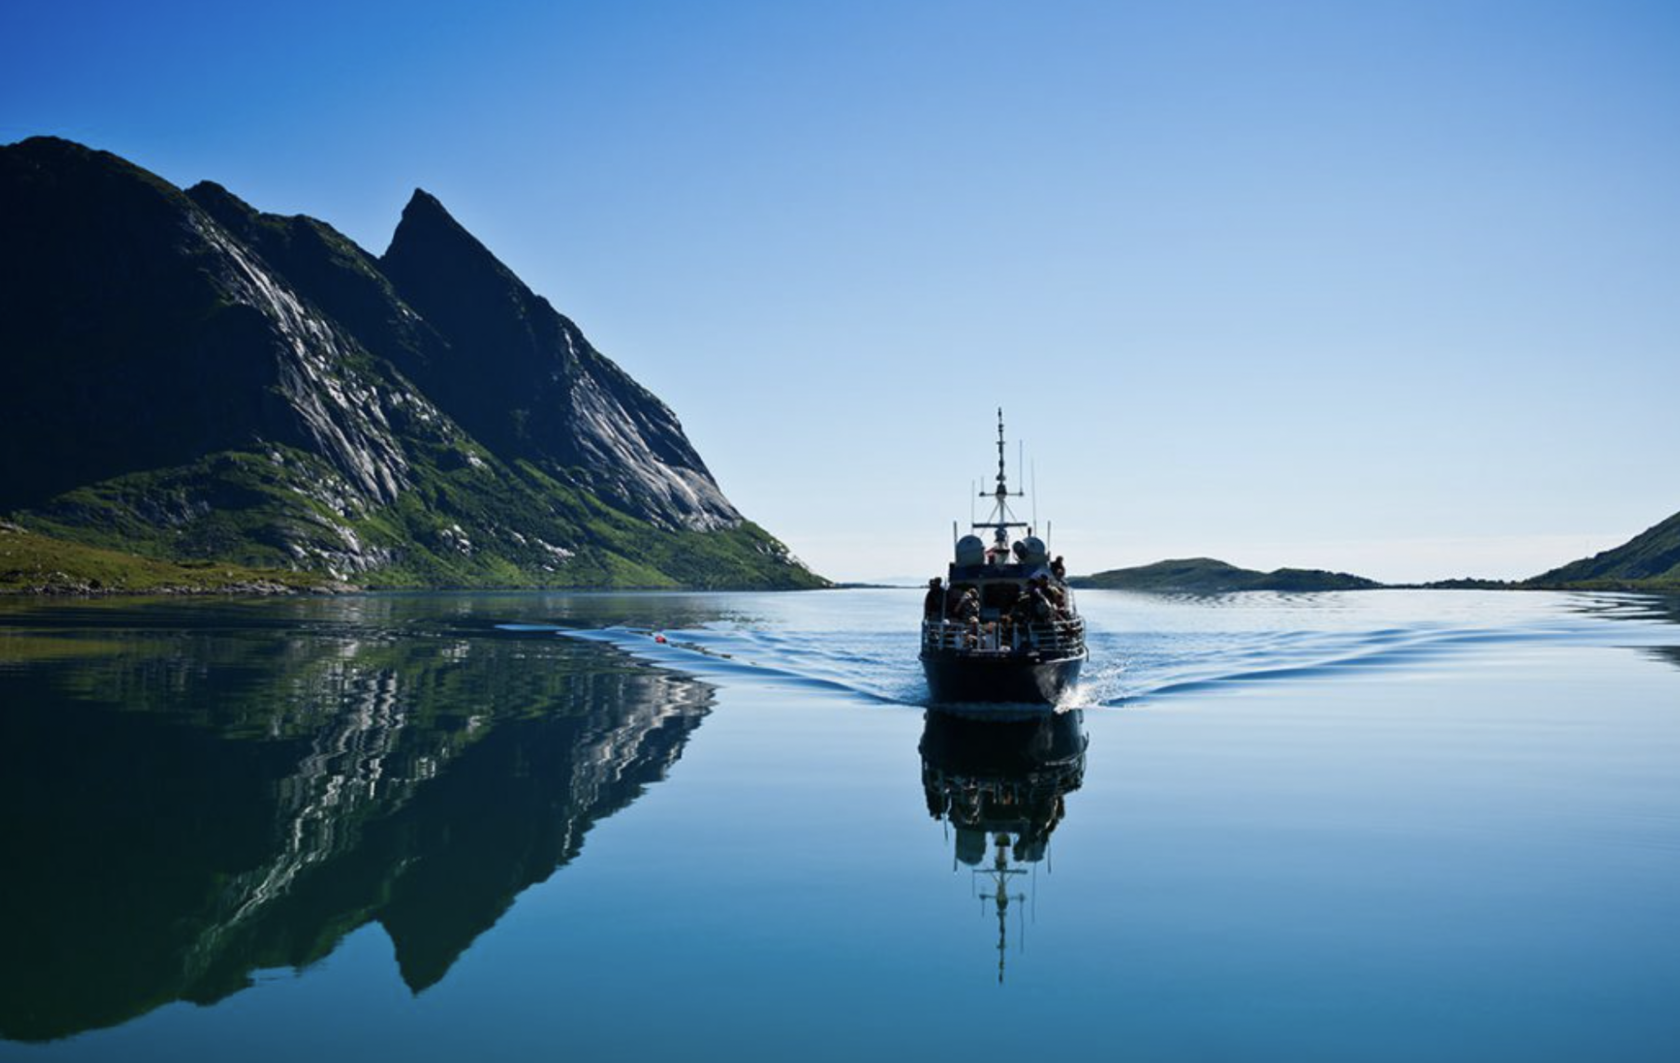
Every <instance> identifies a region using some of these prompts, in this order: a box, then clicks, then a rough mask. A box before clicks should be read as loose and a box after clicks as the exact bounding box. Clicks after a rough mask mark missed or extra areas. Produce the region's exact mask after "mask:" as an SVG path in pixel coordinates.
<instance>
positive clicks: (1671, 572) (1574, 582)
mask: <svg viewBox="0 0 1680 1063" xmlns="http://www.w3.org/2000/svg"><path fill="white" fill-rule="evenodd" d="M1524 586H1526V587H1540V588H1557V589H1564V590H1664V591H1672V590H1680V513H1676V514H1675V515H1674V516H1672V517H1670V518H1668V519H1667V520H1665V521H1663V522H1662V523H1661V524H1658V525H1657V526H1655V527H1653V528H1647V529H1646V530H1645V531H1643V532H1641V533H1640V534H1639V535H1637V536H1635V537H1634V538H1633V539H1631V540H1629V541H1628V542H1626V543H1623V544H1622V545H1621V546H1618V547H1616V548H1615V549H1614V550H1606V551H1604V552H1603V553H1600V554H1594V555H1593V556H1591V557H1587V558H1582V559H1581V560H1579V561H1574V562H1571V563H1570V564H1567V565H1564V566H1563V567H1562V568H1554V569H1552V570H1551V571H1550V572H1543V573H1541V574H1540V575H1538V576H1535V577H1534V578H1533V579H1531V580H1528V581H1526V582H1525V583H1524Z"/></svg>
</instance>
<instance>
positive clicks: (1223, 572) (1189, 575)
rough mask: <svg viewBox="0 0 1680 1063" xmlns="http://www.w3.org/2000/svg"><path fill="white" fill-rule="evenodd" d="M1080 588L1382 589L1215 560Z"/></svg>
mask: <svg viewBox="0 0 1680 1063" xmlns="http://www.w3.org/2000/svg"><path fill="white" fill-rule="evenodd" d="M1069 582H1070V583H1072V584H1073V585H1074V586H1075V587H1091V588H1097V589H1101V590H1126V591H1163V592H1178V593H1187V594H1223V593H1226V592H1229V591H1346V590H1367V589H1370V588H1373V587H1380V586H1382V584H1380V583H1378V582H1376V581H1375V580H1368V579H1365V578H1363V577H1360V576H1350V575H1348V574H1347V573H1345V572H1326V571H1324V570H1323V569H1316V568H1313V569H1308V568H1280V569H1277V570H1275V571H1273V572H1256V571H1254V570H1253V569H1246V568H1238V567H1237V566H1235V565H1232V564H1228V563H1226V562H1224V561H1216V560H1214V559H1213V558H1211V557H1193V558H1184V559H1180V560H1172V561H1157V562H1155V563H1154V564H1152V565H1139V566H1137V567H1136V568H1117V569H1110V570H1109V571H1107V572H1098V573H1097V574H1096V575H1093V576H1075V577H1074V578H1073V579H1072V580H1070V581H1069Z"/></svg>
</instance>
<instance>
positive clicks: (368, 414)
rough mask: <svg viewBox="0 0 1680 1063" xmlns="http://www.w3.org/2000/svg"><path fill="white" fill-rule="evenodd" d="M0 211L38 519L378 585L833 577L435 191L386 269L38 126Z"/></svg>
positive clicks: (1, 275) (8, 502)
mask: <svg viewBox="0 0 1680 1063" xmlns="http://www.w3.org/2000/svg"><path fill="white" fill-rule="evenodd" d="M0 225H3V226H4V228H5V231H6V233H7V234H8V235H7V239H6V241H5V242H4V244H0V385H3V387H4V395H5V400H4V401H5V411H6V416H5V417H4V418H0V512H8V511H9V513H10V515H11V519H12V520H13V521H15V523H16V524H18V525H20V526H22V527H24V528H26V529H27V530H28V531H30V532H32V533H36V534H39V535H43V536H47V537H52V538H56V539H61V540H66V541H69V542H72V543H77V544H81V545H85V546H92V547H102V548H119V549H121V550H124V551H127V552H130V553H132V554H137V555H140V556H142V557H144V558H149V559H158V560H167V561H175V562H189V563H202V562H205V561H218V562H222V561H225V562H230V563H235V564H238V565H244V566H251V567H254V568H263V569H291V570H298V571H303V572H311V573H318V574H320V575H322V576H325V577H330V578H333V579H339V580H347V581H351V582H355V583H360V584H367V585H373V586H536V585H542V586H731V587H810V586H820V585H822V584H823V582H824V581H823V580H821V578H820V577H817V576H815V575H814V574H812V573H811V572H810V571H809V570H807V569H806V568H805V567H804V566H803V565H802V564H801V563H800V562H798V560H797V559H795V558H793V557H792V556H791V555H790V554H789V552H788V550H787V548H786V547H785V546H783V545H782V544H781V543H780V542H778V541H777V540H776V539H775V538H774V537H773V536H771V535H770V534H769V533H767V532H765V531H764V530H763V529H761V528H759V527H757V526H756V525H754V524H752V523H751V522H750V521H747V520H746V519H745V518H744V517H743V516H742V515H741V514H740V513H739V512H738V511H737V510H736V509H735V507H734V506H733V505H731V504H730V502H729V500H728V499H727V498H726V497H725V496H724V495H723V492H722V491H721V490H720V489H719V488H718V485H717V482H716V480H715V479H714V478H713V477H712V474H711V472H710V471H709V470H708V469H707V467H706V465H705V463H704V461H702V460H701V458H700V456H699V454H698V453H697V452H696V451H695V450H694V447H693V446H692V445H691V444H690V443H689V441H688V439H687V437H686V436H685V435H684V433H683V430H682V426H681V424H680V423H679V422H678V420H677V418H676V415H675V414H674V413H672V411H671V410H670V408H669V407H667V406H666V405H665V404H664V403H662V402H661V401H660V400H659V399H658V398H657V397H655V396H654V395H653V394H652V393H651V392H649V391H647V389H645V388H643V387H642V386H641V385H639V384H637V383H636V382H635V381H634V380H633V379H631V377H630V376H629V375H628V374H627V373H625V372H624V371H623V370H622V369H620V368H619V367H618V366H617V365H615V364H614V363H613V362H612V361H611V360H609V359H608V358H606V357H605V356H604V355H602V354H601V353H600V352H598V351H596V350H595V348H594V347H593V346H592V345H590V343H589V341H588V340H587V339H586V338H585V337H584V336H583V334H582V332H581V331H580V330H579V329H578V327H577V326H576V324H574V323H573V322H572V321H570V320H569V319H567V318H566V317H564V316H562V315H561V314H560V313H558V312H557V311H555V310H554V308H553V307H552V306H550V305H549V303H548V302H547V301H546V300H545V299H543V298H542V297H541V296H538V295H536V294H535V293H533V292H532V291H531V290H530V289H529V288H528V287H527V286H526V285H525V284H524V283H522V282H521V281H520V280H519V279H518V277H516V276H515V275H514V274H513V273H512V271H511V270H509V269H508V268H507V267H506V266H505V265H503V264H502V263H501V262H500V261H498V260H497V259H496V257H495V256H494V255H493V254H492V253H491V252H490V251H489V250H488V249H487V248H485V247H484V245H483V244H482V243H480V242H479V241H478V240H476V239H475V238H474V237H473V236H472V235H471V234H470V233H468V232H467V231H466V230H465V229H464V228H462V227H461V226H460V224H459V223H457V222H456V221H455V220H454V219H453V218H452V217H451V216H450V215H449V213H448V212H447V211H446V210H445V209H444V207H443V205H442V204H441V203H439V202H438V201H437V200H436V199H435V198H433V197H432V196H430V195H428V194H427V193H425V192H423V191H418V190H417V191H416V192H415V193H414V196H413V198H412V200H411V201H410V202H409V204H408V206H407V208H406V209H405V210H404V211H403V215H402V219H401V221H400V223H399V224H398V226H397V229H396V233H395V235H394V237H393V239H392V241H391V246H390V248H389V249H388V250H387V251H386V252H385V254H384V255H383V256H380V257H374V256H372V255H370V254H368V253H367V252H366V251H364V250H363V249H362V248H360V247H358V246H357V245H356V244H355V242H354V241H352V240H350V239H349V238H348V237H346V236H344V235H343V234H342V233H339V232H338V231H336V230H335V229H333V228H332V227H331V226H329V225H327V224H325V223H324V222H321V221H318V220H316V219H313V218H308V217H303V216H294V217H281V216H277V215H272V214H264V213H262V212H260V211H258V210H256V209H255V208H253V207H251V206H250V205H249V204H247V203H245V202H244V201H242V200H240V199H239V198H238V197H237V196H235V195H234V194H233V193H231V192H229V191H228V190H227V189H225V188H222V187H221V186H219V185H216V184H212V183H209V182H205V183H201V184H199V185H195V186H194V187H193V188H191V189H189V190H187V191H182V190H181V189H179V188H176V187H175V186H173V185H171V184H170V183H168V182H167V181H164V180H163V179H162V178H159V177H157V176H156V175H154V174H151V173H148V172H147V171H145V170H143V169H141V168H139V167H137V166H135V165H133V164H132V163H129V162H127V161H125V160H123V159H121V158H118V157H117V156H115V155H112V154H109V153H107V152H101V151H94V150H92V149H89V148H86V147H83V146H81V145H78V144H74V143H71V142H69V141H64V140H58V139H55V138H48V137H37V138H32V139H30V140H25V141H22V142H20V143H17V144H13V145H9V146H5V147H0ZM0 576H3V574H0Z"/></svg>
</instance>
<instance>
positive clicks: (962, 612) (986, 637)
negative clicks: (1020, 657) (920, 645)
mask: <svg viewBox="0 0 1680 1063" xmlns="http://www.w3.org/2000/svg"><path fill="white" fill-rule="evenodd" d="M1066 572H1067V569H1066V568H1065V567H1064V566H1063V564H1062V559H1061V557H1059V556H1058V557H1057V558H1056V559H1055V560H1054V561H1052V562H1051V563H1050V572H1049V574H1045V573H1042V572H1041V573H1040V574H1038V575H1036V576H1031V577H1029V578H1028V579H1027V580H1026V582H1025V583H1024V584H1020V585H1016V584H1012V583H1007V582H996V583H991V584H989V586H988V588H987V598H988V601H986V602H985V603H984V604H985V606H987V607H992V608H995V609H996V610H997V612H996V614H995V616H996V619H992V620H988V621H984V622H983V621H982V619H981V608H982V602H981V600H980V590H979V588H977V587H976V586H974V585H973V584H966V583H952V584H951V585H950V586H949V587H946V586H945V585H944V581H943V580H941V579H940V578H939V577H937V576H935V577H934V578H933V579H930V580H928V590H927V596H926V597H925V598H924V599H923V601H922V614H923V615H924V616H925V617H927V618H928V619H930V620H944V621H945V622H946V623H955V624H958V625H961V626H962V627H965V628H966V629H967V630H966V639H965V641H966V642H967V643H968V644H969V645H970V646H975V645H979V644H980V643H981V642H982V641H985V642H988V643H991V644H993V645H996V646H999V647H1000V648H1001V647H1002V646H1008V645H1012V644H1013V643H1014V642H1015V634H1016V633H1017V632H1022V633H1030V632H1031V630H1032V626H1033V625H1035V624H1046V623H1049V622H1050V621H1054V620H1070V619H1072V618H1073V610H1072V608H1071V606H1070V603H1069V601H1068V592H1067V583H1066Z"/></svg>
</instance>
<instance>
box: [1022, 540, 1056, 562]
mask: <svg viewBox="0 0 1680 1063" xmlns="http://www.w3.org/2000/svg"><path fill="white" fill-rule="evenodd" d="M1019 545H1020V547H1021V563H1022V564H1027V565H1042V564H1044V563H1045V562H1046V561H1048V560H1049V559H1050V551H1049V549H1048V548H1047V547H1046V546H1045V545H1044V540H1043V539H1040V538H1039V537H1038V536H1036V535H1029V536H1027V537H1026V538H1025V539H1022V540H1021V542H1020V544H1019Z"/></svg>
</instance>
